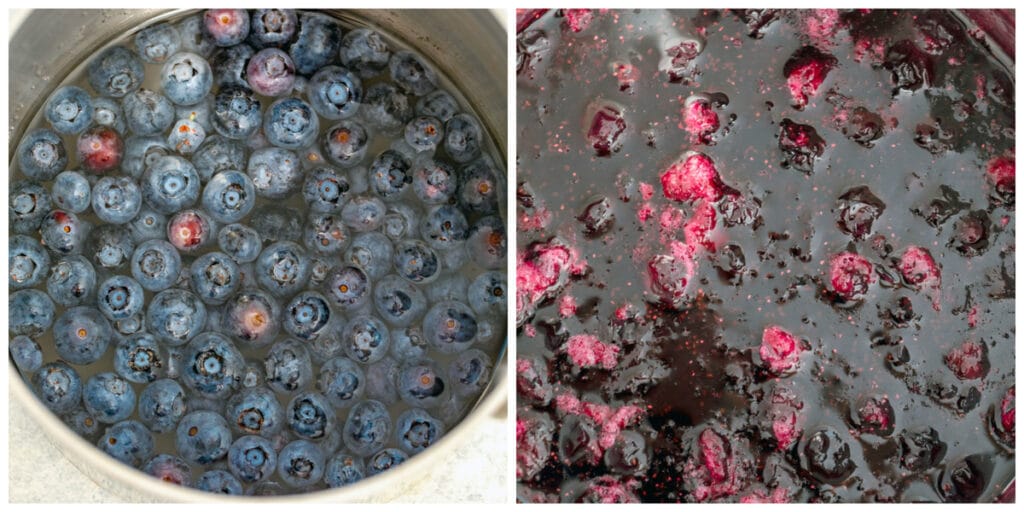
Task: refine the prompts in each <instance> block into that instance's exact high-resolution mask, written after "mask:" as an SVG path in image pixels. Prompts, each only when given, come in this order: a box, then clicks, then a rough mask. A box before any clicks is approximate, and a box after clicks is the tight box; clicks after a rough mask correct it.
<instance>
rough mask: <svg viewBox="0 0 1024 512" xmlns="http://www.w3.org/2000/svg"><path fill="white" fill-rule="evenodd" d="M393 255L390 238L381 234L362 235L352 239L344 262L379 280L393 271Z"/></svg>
mask: <svg viewBox="0 0 1024 512" xmlns="http://www.w3.org/2000/svg"><path fill="white" fill-rule="evenodd" d="M393 253H394V247H393V244H392V243H391V240H390V239H389V238H388V237H386V236H384V235H382V234H381V233H379V232H369V233H360V234H358V235H356V236H355V237H354V238H353V239H352V245H350V246H349V248H348V250H346V251H345V256H344V258H342V261H343V262H345V263H347V264H350V265H353V266H356V267H359V268H361V269H363V270H364V271H365V272H366V275H368V276H369V277H370V279H378V278H381V277H383V276H384V275H385V274H387V273H388V272H389V271H390V270H391V261H392V254H393Z"/></svg>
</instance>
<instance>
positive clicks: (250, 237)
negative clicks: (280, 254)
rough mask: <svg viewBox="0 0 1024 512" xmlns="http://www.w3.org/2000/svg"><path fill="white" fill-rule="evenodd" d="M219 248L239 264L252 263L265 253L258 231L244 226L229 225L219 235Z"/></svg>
mask: <svg viewBox="0 0 1024 512" xmlns="http://www.w3.org/2000/svg"><path fill="white" fill-rule="evenodd" d="M217 246H218V247H220V250H222V251H224V252H225V253H227V255H228V256H231V257H232V258H234V259H235V261H237V262H239V263H250V262H253V261H256V258H257V257H258V256H259V255H260V252H262V251H263V243H262V241H261V240H260V235H259V233H257V232H256V230H254V229H252V228H250V227H248V226H245V225H242V224H229V225H227V226H224V227H223V228H221V230H220V232H219V233H218V234H217Z"/></svg>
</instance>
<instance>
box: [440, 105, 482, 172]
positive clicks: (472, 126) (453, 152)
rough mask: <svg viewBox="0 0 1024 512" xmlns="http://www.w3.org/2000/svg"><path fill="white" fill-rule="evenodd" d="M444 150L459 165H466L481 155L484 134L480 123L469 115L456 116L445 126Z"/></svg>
mask: <svg viewBox="0 0 1024 512" xmlns="http://www.w3.org/2000/svg"><path fill="white" fill-rule="evenodd" d="M444 132H445V137H444V150H445V151H446V152H447V153H448V156H450V157H451V158H452V160H455V161H456V162H459V163H466V162H469V161H470V160H473V159H474V158H476V157H477V156H479V155H480V143H481V141H482V140H483V134H482V132H481V129H480V121H478V120H477V119H476V118H475V117H473V116H472V115H469V114H456V115H455V116H452V118H451V119H449V120H448V121H447V122H446V123H445V125H444Z"/></svg>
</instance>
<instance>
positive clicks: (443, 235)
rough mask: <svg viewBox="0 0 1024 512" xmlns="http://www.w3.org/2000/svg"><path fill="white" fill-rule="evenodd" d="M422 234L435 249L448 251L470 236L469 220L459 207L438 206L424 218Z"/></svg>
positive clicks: (421, 226)
mask: <svg viewBox="0 0 1024 512" xmlns="http://www.w3.org/2000/svg"><path fill="white" fill-rule="evenodd" d="M420 234H421V236H422V237H423V239H424V240H426V241H427V243H429V244H430V245H431V246H432V247H434V248H435V249H437V250H440V251H447V250H450V249H455V248H457V247H458V246H460V245H462V243H463V242H464V241H465V240H466V239H467V238H469V222H468V221H467V220H466V216H465V215H463V214H462V212H461V211H460V210H459V209H458V208H457V207H455V206H453V205H444V206H438V207H435V208H434V209H432V210H431V211H430V213H428V214H427V216H426V217H425V218H424V219H423V222H422V224H420Z"/></svg>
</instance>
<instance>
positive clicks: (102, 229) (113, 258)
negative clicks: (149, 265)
mask: <svg viewBox="0 0 1024 512" xmlns="http://www.w3.org/2000/svg"><path fill="white" fill-rule="evenodd" d="M134 251H135V241H134V240H132V235H131V233H130V232H129V231H128V228H125V227H123V226H118V225H115V224H103V225H101V226H99V227H98V228H96V229H94V230H92V231H91V232H90V233H89V244H88V252H89V253H91V254H92V260H93V263H95V264H96V265H99V267H101V268H106V269H118V268H120V267H123V266H124V265H125V264H127V263H128V261H129V260H130V259H131V257H132V253H133V252H134Z"/></svg>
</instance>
